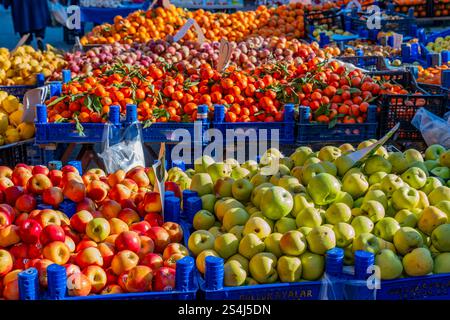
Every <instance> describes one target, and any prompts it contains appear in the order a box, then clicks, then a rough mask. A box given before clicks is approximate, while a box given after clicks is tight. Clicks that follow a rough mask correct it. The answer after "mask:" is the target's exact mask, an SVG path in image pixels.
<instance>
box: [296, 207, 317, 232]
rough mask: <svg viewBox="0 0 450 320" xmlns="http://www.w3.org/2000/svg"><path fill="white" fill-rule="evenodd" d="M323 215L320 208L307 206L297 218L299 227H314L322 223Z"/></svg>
mask: <svg viewBox="0 0 450 320" xmlns="http://www.w3.org/2000/svg"><path fill="white" fill-rule="evenodd" d="M322 220H323V219H322V216H321V215H320V212H319V210H318V209H316V208H314V207H306V208H305V209H303V210H302V211H300V213H299V214H298V215H297V217H296V218H295V222H296V224H297V227H309V228H314V227H318V226H320V225H321V224H322Z"/></svg>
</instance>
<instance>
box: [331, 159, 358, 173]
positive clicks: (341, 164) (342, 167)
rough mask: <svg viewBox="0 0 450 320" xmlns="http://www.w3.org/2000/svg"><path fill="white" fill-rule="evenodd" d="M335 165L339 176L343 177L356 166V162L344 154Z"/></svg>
mask: <svg viewBox="0 0 450 320" xmlns="http://www.w3.org/2000/svg"><path fill="white" fill-rule="evenodd" d="M334 165H335V166H336V168H337V174H338V176H339V177H342V176H344V175H345V174H346V173H347V172H348V171H349V170H350V169H351V168H352V167H353V166H354V165H355V161H354V160H352V159H351V158H350V156H348V155H346V154H344V155H341V156H340V157H339V158H337V159H336V160H335V161H334Z"/></svg>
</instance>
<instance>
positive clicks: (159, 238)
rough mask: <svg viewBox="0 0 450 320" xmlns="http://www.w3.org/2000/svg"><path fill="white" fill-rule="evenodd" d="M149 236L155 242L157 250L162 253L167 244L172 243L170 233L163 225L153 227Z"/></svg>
mask: <svg viewBox="0 0 450 320" xmlns="http://www.w3.org/2000/svg"><path fill="white" fill-rule="evenodd" d="M147 236H149V237H150V238H152V240H153V242H154V243H155V252H158V253H162V252H163V251H164V249H165V248H166V247H167V245H168V244H169V243H170V236H169V233H168V232H167V231H166V229H164V228H163V227H152V228H151V229H150V230H149V231H148V232H147Z"/></svg>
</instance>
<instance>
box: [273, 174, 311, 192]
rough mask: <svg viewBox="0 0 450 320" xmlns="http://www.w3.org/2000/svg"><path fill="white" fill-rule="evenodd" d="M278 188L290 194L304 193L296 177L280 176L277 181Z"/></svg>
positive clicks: (303, 188)
mask: <svg viewBox="0 0 450 320" xmlns="http://www.w3.org/2000/svg"><path fill="white" fill-rule="evenodd" d="M278 186H279V187H282V188H284V189H286V190H287V191H289V192H290V193H300V192H304V191H305V187H304V186H302V185H301V184H300V182H299V181H298V179H297V178H296V177H292V176H282V177H281V178H280V179H279V180H278Z"/></svg>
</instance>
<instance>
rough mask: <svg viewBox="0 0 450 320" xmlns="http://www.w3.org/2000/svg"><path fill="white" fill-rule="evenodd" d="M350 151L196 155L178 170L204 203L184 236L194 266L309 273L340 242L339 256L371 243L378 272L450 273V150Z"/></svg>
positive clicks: (265, 276) (264, 276) (232, 282)
mask: <svg viewBox="0 0 450 320" xmlns="http://www.w3.org/2000/svg"><path fill="white" fill-rule="evenodd" d="M373 143H374V141H373V140H369V141H364V142H362V143H360V144H359V145H358V147H357V149H361V148H364V147H367V146H369V145H371V144H373ZM353 151H355V149H354V147H353V146H352V145H350V144H344V145H341V146H340V147H335V146H326V147H323V148H321V149H320V150H319V151H316V152H314V151H313V150H312V149H311V148H309V147H299V148H297V149H296V151H295V152H294V153H293V154H291V155H290V156H289V157H287V156H284V155H282V154H281V153H280V152H279V151H278V150H276V149H268V150H267V151H266V152H265V153H264V154H263V155H262V157H261V160H260V162H259V163H257V162H255V161H247V162H245V163H243V164H239V163H238V162H237V161H236V160H233V159H227V160H225V161H224V162H215V161H214V160H213V159H212V158H210V157H207V156H203V157H201V158H199V159H197V160H196V161H195V169H191V170H189V171H187V172H185V173H184V174H186V175H187V176H189V179H191V183H190V189H191V190H194V191H196V192H197V193H198V195H199V196H200V197H201V200H202V204H203V210H201V211H198V212H197V213H196V214H195V216H194V217H193V228H194V229H195V230H196V231H194V232H193V233H192V234H191V236H190V238H189V242H188V246H189V249H190V250H191V252H192V254H193V255H194V256H195V257H196V266H197V268H198V270H199V271H200V272H201V273H202V274H204V272H205V258H206V257H207V256H216V257H221V258H223V259H224V262H225V263H224V285H225V286H243V285H254V284H260V283H274V282H297V281H303V280H309V281H312V280H318V279H320V278H321V277H322V275H323V273H324V267H325V254H326V252H327V251H328V250H330V249H332V248H334V247H340V248H343V249H344V252H345V258H344V263H345V264H346V265H352V264H353V263H354V261H353V259H354V253H355V251H357V250H364V251H369V252H372V253H374V254H375V263H376V265H378V266H379V267H380V269H381V270H380V271H381V278H382V279H396V278H400V277H405V276H406V277H409V276H421V275H427V274H431V273H450V188H449V186H450V184H449V181H446V180H448V178H450V150H446V149H445V148H444V147H442V146H440V145H432V146H430V147H428V148H427V150H426V151H425V153H424V154H421V153H420V152H419V151H417V150H415V149H408V150H406V151H405V152H388V151H387V150H386V149H385V148H384V147H381V148H379V149H378V150H377V151H376V153H375V154H374V155H372V156H371V157H369V158H368V159H367V160H365V161H363V163H362V165H361V166H359V167H358V166H357V165H356V164H355V163H354V162H353V161H352V160H351V158H350V157H349V155H348V154H349V153H351V152H353ZM177 172H178V173H180V172H181V169H178V168H173V169H171V170H169V173H168V174H169V176H170V175H174V174H176V173H177ZM432 175H433V176H432Z"/></svg>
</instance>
